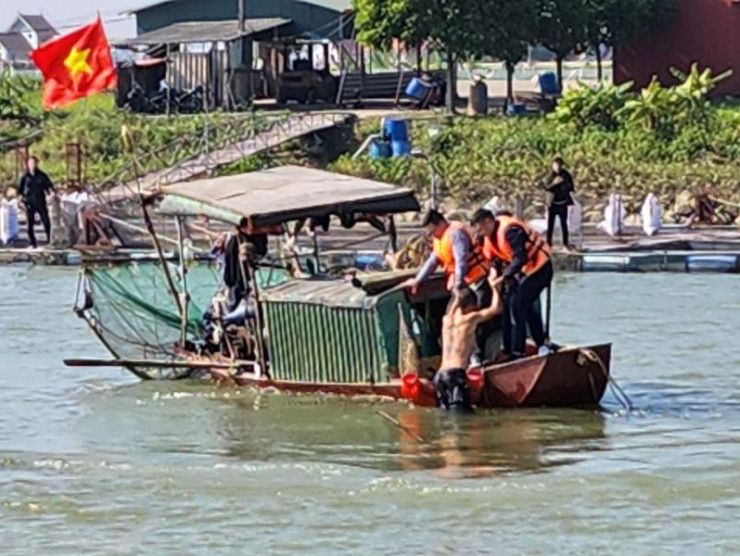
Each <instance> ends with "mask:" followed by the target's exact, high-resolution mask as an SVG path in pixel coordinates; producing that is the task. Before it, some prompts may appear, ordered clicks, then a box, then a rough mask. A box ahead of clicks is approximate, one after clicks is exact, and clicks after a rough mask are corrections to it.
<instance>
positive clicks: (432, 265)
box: [414, 253, 439, 284]
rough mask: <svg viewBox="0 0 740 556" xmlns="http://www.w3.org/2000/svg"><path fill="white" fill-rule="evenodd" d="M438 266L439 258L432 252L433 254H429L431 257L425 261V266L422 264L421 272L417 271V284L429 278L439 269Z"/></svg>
mask: <svg viewBox="0 0 740 556" xmlns="http://www.w3.org/2000/svg"><path fill="white" fill-rule="evenodd" d="M438 266H439V259H438V258H437V255H436V254H434V253H432V254H431V255H429V258H428V259H427V260H426V262H425V263H424V266H422V267H421V269H420V270H419V272H417V273H416V277H415V278H414V281H415V282H416V283H417V284H421V283H422V282H423V281H425V280H426V279H427V278H429V277H430V276H431V275H432V273H433V272H434V271H435V270H437V267H438Z"/></svg>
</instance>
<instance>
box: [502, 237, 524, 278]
mask: <svg viewBox="0 0 740 556" xmlns="http://www.w3.org/2000/svg"><path fill="white" fill-rule="evenodd" d="M506 241H508V242H509V246H510V247H511V252H512V253H513V255H514V257H513V259H512V261H511V264H509V266H508V267H506V270H504V278H514V277H515V276H516V275H517V274H519V272H521V270H522V268H523V267H524V265H525V264H527V234H526V232H525V231H524V230H523V229H522V228H520V227H519V226H511V227H510V228H509V229H508V230H507V231H506Z"/></svg>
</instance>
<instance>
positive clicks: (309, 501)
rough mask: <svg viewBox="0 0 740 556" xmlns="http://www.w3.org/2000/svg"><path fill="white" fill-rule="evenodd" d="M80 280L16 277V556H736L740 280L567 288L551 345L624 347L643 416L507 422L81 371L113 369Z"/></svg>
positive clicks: (10, 336)
mask: <svg viewBox="0 0 740 556" xmlns="http://www.w3.org/2000/svg"><path fill="white" fill-rule="evenodd" d="M75 280H76V273H75V272H74V271H69V270H64V269H50V268H33V267H17V268H2V269H0V299H1V300H2V301H1V302H0V303H1V304H2V310H1V311H0V352H1V353H2V362H1V363H0V374H1V376H2V383H1V384H2V386H1V387H0V407H1V409H0V519H1V521H0V547H1V548H0V552H1V553H2V554H3V555H9V554H23V555H26V554H164V553H173V552H175V551H178V552H179V553H181V554H206V553H208V554H247V553H275V554H280V553H309V554H322V555H323V554H345V553H364V552H368V553H369V552H373V553H377V554H389V553H395V554H449V553H453V552H462V551H469V552H474V553H495V554H552V553H575V552H578V553H582V554H602V553H606V554H616V553H620V554H623V553H625V552H626V551H629V552H631V553H635V554H643V553H644V554H655V553H657V552H658V551H659V550H660V551H664V552H666V553H676V552H681V553H698V554H705V553H708V554H735V553H738V552H740V537H738V535H737V529H736V526H737V518H738V516H740V449H739V447H738V438H740V435H739V434H738V433H739V432H740V380H739V379H740V349H739V346H738V335H737V328H738V326H737V325H738V322H739V321H738V316H737V315H738V311H739V310H740V294H739V293H738V288H737V284H738V282H737V278H735V277H731V276H724V275H723V276H698V275H667V274H650V275H617V274H609V275H606V274H605V275H586V274H583V275H564V276H559V277H558V279H557V286H556V294H555V302H556V303H555V323H554V327H553V330H554V332H555V334H556V336H557V337H558V338H559V339H561V340H562V341H563V342H575V341H579V342H592V341H593V342H596V341H601V340H611V341H613V342H614V344H615V348H614V363H613V371H614V374H615V376H616V377H617V378H618V379H619V381H620V382H621V385H622V387H623V388H624V389H625V390H626V391H627V393H628V394H629V395H630V397H631V398H632V400H633V402H634V404H635V406H636V407H637V409H636V410H635V411H634V412H631V413H626V412H624V411H623V410H621V409H620V406H619V404H618V403H617V401H616V399H615V398H613V397H611V396H609V397H607V398H606V400H605V406H606V407H605V411H603V412H601V413H597V412H588V411H577V410H565V411H545V410H541V411H491V412H485V413H479V414H478V415H476V416H474V417H471V418H465V419H455V418H450V417H449V416H447V415H443V414H441V413H439V412H437V411H434V410H409V409H408V408H407V407H405V406H403V405H401V404H383V406H382V409H383V410H384V411H386V412H387V413H389V414H391V415H394V416H396V417H398V419H400V420H401V421H402V422H403V423H404V425H405V426H407V427H409V428H410V429H413V430H415V431H416V432H417V433H418V434H420V435H421V436H422V437H423V438H424V439H425V441H426V442H425V443H423V444H420V443H418V442H416V441H414V440H413V439H412V438H410V437H409V436H408V435H406V434H405V433H402V432H400V431H399V430H398V429H397V428H395V427H394V426H393V425H391V424H389V423H388V422H387V421H385V420H384V419H382V418H380V417H379V416H378V415H377V414H376V413H375V410H376V409H377V406H373V405H371V404H369V403H357V402H351V401H347V400H341V399H336V398H321V397H295V396H286V395H262V396H258V395H256V394H254V393H251V392H235V391H231V390H226V389H219V388H214V387H208V386H204V385H197V386H196V385H192V384H186V383H148V384H141V383H138V382H136V381H135V380H132V379H131V378H130V377H129V376H127V375H126V374H124V373H123V372H122V371H118V370H115V369H100V370H98V369H66V368H64V367H63V366H62V364H61V360H62V359H63V358H64V357H95V356H104V355H105V354H104V353H103V352H102V351H101V349H100V347H99V346H98V344H97V343H96V341H95V340H94V339H93V338H92V337H91V336H90V334H89V333H88V332H87V331H86V329H85V327H84V323H81V322H80V321H78V320H77V318H76V317H75V316H74V315H73V313H72V312H71V311H70V310H69V302H70V300H71V297H72V294H73V290H74V286H75Z"/></svg>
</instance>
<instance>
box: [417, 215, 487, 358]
mask: <svg viewBox="0 0 740 556" xmlns="http://www.w3.org/2000/svg"><path fill="white" fill-rule="evenodd" d="M422 225H423V226H424V229H425V232H426V234H427V236H429V237H431V238H432V247H433V249H432V254H431V255H430V256H429V258H428V259H427V261H426V262H425V263H424V265H423V266H422V267H421V269H420V270H419V272H418V273H417V274H416V277H414V278H412V279H410V280H408V281H406V282H405V283H404V284H403V285H404V286H405V287H407V288H410V289H411V291H412V293H416V291H417V290H418V288H419V286H420V285H421V284H422V283H423V282H424V281H426V280H427V279H428V278H429V277H430V276H431V275H432V274H433V273H434V271H435V270H436V269H437V268H438V267H440V266H441V267H442V268H443V269H444V271H445V273H446V274H447V289H448V290H449V291H450V292H451V293H452V299H453V300H455V299H456V298H457V296H458V294H459V292H461V291H463V290H464V289H465V288H470V289H471V290H472V291H473V292H474V293H475V296H476V300H477V302H478V308H479V309H485V308H486V307H489V306H490V305H491V300H492V299H493V290H492V289H491V284H490V283H489V282H488V274H489V266H488V264H487V263H486V262H485V260H484V258H483V253H482V250H481V248H480V246H479V245H478V242H476V241H475V240H474V239H473V235H472V233H471V232H470V230H469V229H468V228H467V227H466V226H465V225H463V224H461V223H459V222H448V221H447V219H446V218H445V217H444V216H443V215H442V214H441V213H439V212H438V211H436V210H430V211H429V212H428V213H427V214H426V215H425V216H424V220H423V221H422ZM492 327H493V323H492V322H490V321H489V322H484V323H482V324H481V325H479V326H478V327H477V328H476V332H475V334H476V342H475V350H474V351H473V355H472V356H471V359H470V361H471V364H472V365H479V364H480V363H481V362H482V359H483V357H484V354H485V346H486V341H487V340H488V338H489V336H490V335H491V333H492Z"/></svg>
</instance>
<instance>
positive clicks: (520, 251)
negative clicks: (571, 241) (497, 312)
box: [473, 209, 553, 359]
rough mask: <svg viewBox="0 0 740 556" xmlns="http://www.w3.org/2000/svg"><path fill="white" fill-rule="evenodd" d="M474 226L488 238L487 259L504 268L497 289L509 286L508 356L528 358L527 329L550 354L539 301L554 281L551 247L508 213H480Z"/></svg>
mask: <svg viewBox="0 0 740 556" xmlns="http://www.w3.org/2000/svg"><path fill="white" fill-rule="evenodd" d="M473 223H474V224H475V226H476V228H477V229H478V232H479V233H480V234H481V235H482V236H483V237H484V246H483V256H484V258H486V259H487V260H489V261H493V262H496V261H498V262H500V263H501V264H502V265H503V272H502V274H501V276H499V277H498V278H497V279H496V281H495V282H494V283H493V287H494V288H496V287H498V286H500V285H501V284H502V283H503V285H504V286H505V290H504V312H503V315H504V319H503V336H504V354H505V355H506V356H508V357H509V358H511V359H516V358H519V357H522V356H524V353H525V347H526V342H527V327H529V331H530V333H531V335H532V339H533V340H534V342H535V344H536V346H537V348H538V349H539V350H540V352H541V353H543V354H544V353H546V352H547V351H548V350H547V348H546V344H547V340H548V339H547V337H546V332H545V327H544V324H543V322H542V315H541V314H540V311H539V309H538V306H537V300H538V299H539V298H540V295H541V294H542V292H543V291H544V290H545V289H546V288H548V287H549V285H550V283H551V282H552V278H553V266H552V262H551V260H550V249H549V247H548V246H547V245H546V244H545V242H544V240H543V239H542V238H541V237H540V236H539V235H538V234H537V232H535V231H534V230H532V229H531V228H530V227H529V226H528V225H527V224H525V223H524V222H522V221H520V220H519V219H517V218H515V217H513V216H512V215H511V213H508V212H502V213H500V214H498V215H496V216H494V215H493V213H491V211H489V210H486V209H480V210H478V211H477V212H476V213H475V215H474V216H473ZM512 323H513V324H512Z"/></svg>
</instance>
